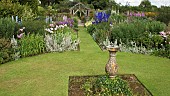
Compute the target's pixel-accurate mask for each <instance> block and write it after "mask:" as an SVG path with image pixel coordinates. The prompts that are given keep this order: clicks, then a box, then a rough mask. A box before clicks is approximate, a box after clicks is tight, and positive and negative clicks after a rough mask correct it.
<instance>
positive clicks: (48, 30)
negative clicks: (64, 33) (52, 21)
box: [45, 28, 54, 33]
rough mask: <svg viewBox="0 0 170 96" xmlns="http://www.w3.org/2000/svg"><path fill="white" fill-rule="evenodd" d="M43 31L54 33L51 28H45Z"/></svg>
mask: <svg viewBox="0 0 170 96" xmlns="http://www.w3.org/2000/svg"><path fill="white" fill-rule="evenodd" d="M45 31H47V32H49V33H54V32H53V31H52V30H50V29H47V28H46V29H45Z"/></svg>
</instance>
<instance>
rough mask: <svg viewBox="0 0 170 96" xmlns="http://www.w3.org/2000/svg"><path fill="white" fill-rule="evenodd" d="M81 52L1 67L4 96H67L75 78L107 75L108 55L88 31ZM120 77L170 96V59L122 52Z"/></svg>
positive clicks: (83, 33) (158, 94)
mask: <svg viewBox="0 0 170 96" xmlns="http://www.w3.org/2000/svg"><path fill="white" fill-rule="evenodd" d="M79 37H80V39H81V44H80V51H69V52H63V53H48V54H42V55H38V56H33V57H27V58H22V59H20V60H18V61H12V62H9V63H6V64H3V65H0V96H67V95H68V79H69V76H73V75H78V76H79V75H99V74H105V64H106V63H107V60H108V57H109V56H108V52H107V51H101V50H100V48H99V47H98V45H97V44H96V43H95V42H94V41H93V40H92V38H91V36H90V35H89V34H88V33H87V32H86V30H85V29H83V28H81V30H80V32H79ZM117 63H118V65H119V73H120V74H135V75H136V76H137V77H138V78H139V80H140V81H141V82H142V83H143V84H144V85H145V86H146V87H147V88H148V89H149V90H150V91H151V92H152V93H153V95H154V96H170V75H169V73H170V70H169V69H170V59H166V58H160V57H155V56H148V55H140V54H131V53H123V52H118V54H117Z"/></svg>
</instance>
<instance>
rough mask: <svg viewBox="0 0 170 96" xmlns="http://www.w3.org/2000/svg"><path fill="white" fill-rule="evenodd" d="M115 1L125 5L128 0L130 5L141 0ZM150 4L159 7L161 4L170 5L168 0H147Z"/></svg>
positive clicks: (137, 3) (136, 3)
mask: <svg viewBox="0 0 170 96" xmlns="http://www.w3.org/2000/svg"><path fill="white" fill-rule="evenodd" d="M115 1H116V2H117V3H121V4H122V5H126V3H127V2H129V4H130V5H133V6H138V5H139V4H140V2H141V1H142V0H115ZM149 1H150V2H151V4H152V5H156V6H158V7H160V6H161V5H166V6H170V0H149Z"/></svg>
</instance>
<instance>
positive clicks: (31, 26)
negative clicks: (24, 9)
mask: <svg viewBox="0 0 170 96" xmlns="http://www.w3.org/2000/svg"><path fill="white" fill-rule="evenodd" d="M22 26H23V27H25V30H24V31H25V33H26V34H28V33H31V34H40V35H44V34H45V31H44V27H45V26H46V23H45V21H43V20H29V21H23V22H22Z"/></svg>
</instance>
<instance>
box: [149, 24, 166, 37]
mask: <svg viewBox="0 0 170 96" xmlns="http://www.w3.org/2000/svg"><path fill="white" fill-rule="evenodd" d="M146 28H147V31H149V32H151V33H153V34H159V32H161V31H163V30H165V28H166V25H165V24H164V23H162V22H159V21H151V22H146Z"/></svg>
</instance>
